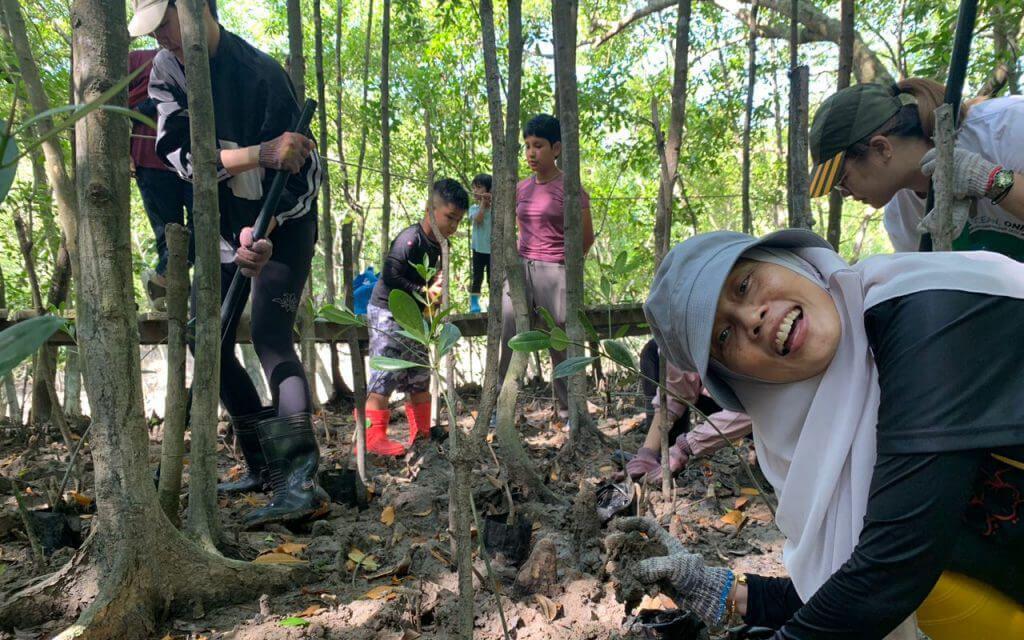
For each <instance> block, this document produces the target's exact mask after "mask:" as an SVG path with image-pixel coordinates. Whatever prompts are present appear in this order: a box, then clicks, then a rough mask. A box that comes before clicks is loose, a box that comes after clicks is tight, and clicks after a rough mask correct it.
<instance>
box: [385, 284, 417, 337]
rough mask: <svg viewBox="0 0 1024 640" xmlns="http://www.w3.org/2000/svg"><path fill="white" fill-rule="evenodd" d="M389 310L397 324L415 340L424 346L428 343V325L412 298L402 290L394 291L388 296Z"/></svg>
mask: <svg viewBox="0 0 1024 640" xmlns="http://www.w3.org/2000/svg"><path fill="white" fill-rule="evenodd" d="M388 309H389V310H390V311H391V315H392V316H393V317H394V318H395V322H397V323H398V324H399V326H401V327H402V328H403V329H405V330H406V331H408V332H409V334H410V335H411V336H412V338H413V339H414V340H416V341H417V342H420V343H422V344H426V343H427V324H426V322H425V321H424V320H423V313H422V312H421V311H420V307H419V305H418V304H416V301H415V300H413V298H412V296H410V295H409V294H408V293H406V292H405V291H402V290H401V289H392V290H391V293H390V295H388Z"/></svg>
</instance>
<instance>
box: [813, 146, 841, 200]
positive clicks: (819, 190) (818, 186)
mask: <svg viewBox="0 0 1024 640" xmlns="http://www.w3.org/2000/svg"><path fill="white" fill-rule="evenodd" d="M845 157H846V152H845V151H840V152H839V153H837V154H836V155H834V156H832V157H831V158H829V159H828V160H826V161H825V162H821V163H819V164H818V165H816V166H815V167H814V170H813V171H811V188H810V190H809V192H810V196H811V197H812V198H820V197H821V196H823V195H825V194H826V193H828V192H829V191H831V190H832V187H834V186H836V181H837V180H838V179H839V170H840V169H841V168H842V167H843V159H844V158H845Z"/></svg>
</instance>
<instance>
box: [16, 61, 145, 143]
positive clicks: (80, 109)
mask: <svg viewBox="0 0 1024 640" xmlns="http://www.w3.org/2000/svg"><path fill="white" fill-rule="evenodd" d="M145 68H146V67H145V66H142V67H139V68H138V69H136V70H135V71H132V72H131V73H129V74H128V75H126V76H125V77H124V78H122V79H121V80H120V81H118V82H117V83H116V84H115V85H114V86H112V87H110V88H109V89H107V90H106V91H104V92H103V93H102V94H101V95H99V96H97V97H96V99H95V100H92V101H91V102H88V103H86V104H84V105H75V106H76V107H77V108H76V109H75V110H74V112H73V113H72V115H70V116H68V117H67V118H66V119H64V120H61V121H60V122H55V123H54V126H53V128H52V129H50V131H49V132H47V134H46V135H44V136H41V137H39V138H37V139H35V140H33V141H32V142H30V143H28V144H27V145H26V147H25V149H23V150H22V152H21V157H23V156H26V155H28V154H29V153H31V152H32V151H33V150H34V149H36V148H37V147H39V146H40V145H42V144H43V143H44V142H46V141H47V140H49V139H50V138H53V137H54V136H57V135H59V134H60V133H61V132H62V131H64V130H65V129H68V128H70V127H71V126H72V125H74V124H75V122H77V121H79V120H81V119H82V118H84V117H85V116H87V115H89V114H90V113H92V112H93V111H95V110H96V109H99V108H101V107H103V105H105V104H106V103H108V102H110V100H111V99H112V98H114V97H115V96H117V95H119V94H120V93H121V92H122V91H124V88H125V87H127V86H128V83H129V82H131V81H132V79H133V78H135V76H137V75H139V74H140V73H142V70H143V69H145ZM118 109H120V110H125V109H124V107H111V110H113V111H117V110H118ZM44 113H45V112H44ZM30 122H31V121H30ZM150 122H152V120H151V121H150ZM22 127H23V128H24V125H22Z"/></svg>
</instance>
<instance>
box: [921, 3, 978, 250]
mask: <svg viewBox="0 0 1024 640" xmlns="http://www.w3.org/2000/svg"><path fill="white" fill-rule="evenodd" d="M977 17H978V0H961V2H960V11H959V13H958V14H957V18H956V32H955V33H954V35H953V56H952V57H951V58H950V60H949V75H948V76H947V77H946V95H945V97H944V101H945V103H946V104H948V105H951V106H952V107H953V127H954V128H955V127H957V126H958V125H959V124H960V101H961V98H962V97H963V92H964V79H965V78H966V77H967V58H968V57H969V56H970V54H971V40H972V39H973V38H974V22H975V20H976V19H977ZM934 207H935V189H929V190H928V201H927V203H926V204H925V207H924V212H925V213H926V214H927V213H928V212H930V211H931V210H932V209H933V208H934ZM918 250H919V251H931V250H932V235H931V234H930V233H926V234H924V235H922V236H921V244H920V245H919V246H918Z"/></svg>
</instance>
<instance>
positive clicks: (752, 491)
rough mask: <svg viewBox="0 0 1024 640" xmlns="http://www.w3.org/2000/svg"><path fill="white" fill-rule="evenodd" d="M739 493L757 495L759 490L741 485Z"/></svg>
mask: <svg viewBox="0 0 1024 640" xmlns="http://www.w3.org/2000/svg"><path fill="white" fill-rule="evenodd" d="M740 495H744V496H759V495H761V492H760V491H758V490H757V489H754V488H753V487H742V488H740Z"/></svg>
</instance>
